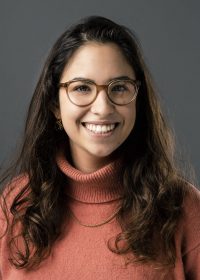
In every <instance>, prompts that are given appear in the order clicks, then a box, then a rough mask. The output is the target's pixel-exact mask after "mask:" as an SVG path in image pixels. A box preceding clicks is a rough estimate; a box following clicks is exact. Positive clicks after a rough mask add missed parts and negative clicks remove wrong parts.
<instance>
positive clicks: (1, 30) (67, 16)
mask: <svg viewBox="0 0 200 280" xmlns="http://www.w3.org/2000/svg"><path fill="white" fill-rule="evenodd" d="M94 14H95V15H102V16H106V17H109V18H111V19H113V20H115V21H117V22H118V23H121V24H124V25H127V26H128V27H130V28H131V29H133V30H135V32H136V34H137V35H138V37H139V38H140V42H141V45H142V48H143V51H144V57H145V59H146V62H147V64H148V66H149V68H150V69H151V72H152V75H153V77H154V80H155V83H156V86H157V89H158V92H159V94H160V96H161V100H162V104H163V106H164V107H165V108H166V109H165V111H166V113H167V115H168V118H169V121H170V123H171V124H172V125H173V127H174V129H175V131H176V134H177V140H178V146H179V149H181V150H182V151H183V152H184V153H185V159H186V160H190V162H191V163H192V164H193V166H194V168H195V170H196V173H197V177H198V178H200V149H199V143H200V131H199V122H200V112H199V106H200V90H199V88H200V86H199V83H200V71H199V68H200V38H199V26H200V2H199V1H194V0H190V1H189V0H168V1H162V0H157V1H156V0H151V1H149V0H146V1H145V0H138V1H137V0H136V1H134V0H130V1H127V0H123V1H117V0H111V1H108V0H101V1H94V0H90V1H89V0H84V1H81V0H80V1H76V0H74V1H67V0H66V1H61V0H57V1H54V0H52V1H50V0H49V1H39V0H34V1H27V0H18V1H14V0H13V1H9V0H4V1H2V0H0V40H1V42H0V54H1V60H0V95H1V96H0V164H1V165H2V164H5V163H6V162H7V161H8V159H9V158H10V156H11V155H12V154H13V153H14V152H15V150H16V144H17V143H18V142H19V140H20V133H21V132H22V130H23V125H24V118H25V115H26V111H27V107H28V103H29V101H30V99H31V96H32V93H33V90H34V87H35V84H36V81H37V79H38V77H39V73H40V71H41V68H42V65H43V63H44V61H45V58H46V56H47V53H48V51H49V49H50V47H51V46H52V44H53V43H54V41H55V40H56V39H57V37H58V36H59V35H60V33H61V32H63V31H64V29H65V27H66V26H69V25H70V24H72V23H73V22H75V21H77V20H78V19H79V18H81V17H83V16H87V15H94Z"/></svg>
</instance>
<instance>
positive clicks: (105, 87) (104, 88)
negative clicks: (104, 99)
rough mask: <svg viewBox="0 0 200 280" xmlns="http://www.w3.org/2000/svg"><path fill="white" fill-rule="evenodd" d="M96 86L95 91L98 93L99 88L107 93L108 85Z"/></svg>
mask: <svg viewBox="0 0 200 280" xmlns="http://www.w3.org/2000/svg"><path fill="white" fill-rule="evenodd" d="M96 88H97V93H99V91H100V90H101V89H103V90H105V91H106V93H108V85H96Z"/></svg>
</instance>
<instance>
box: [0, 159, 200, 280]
mask: <svg viewBox="0 0 200 280" xmlns="http://www.w3.org/2000/svg"><path fill="white" fill-rule="evenodd" d="M58 166H59V167H60V169H61V170H62V171H63V172H64V173H65V174H66V175H67V177H68V180H67V182H68V183H67V184H66V192H67V194H68V196H69V206H70V209H71V211H72V212H73V213H74V216H75V217H76V218H78V220H79V221H81V222H82V223H84V224H98V223H101V222H102V221H104V220H106V219H107V218H108V217H110V216H111V215H112V213H114V212H115V211H116V209H117V206H118V204H119V203H120V199H121V196H122V186H121V184H120V183H119V182H120V181H119V178H118V176H117V174H118V171H119V165H118V167H117V168H116V166H114V164H113V163H111V164H109V165H107V166H105V167H103V168H101V169H100V170H98V171H96V172H94V173H91V174H83V173H81V172H80V171H78V170H76V169H74V168H73V167H72V166H70V165H69V163H68V162H66V160H65V159H64V157H62V155H60V156H59V157H58ZM58 187H59V186H58ZM17 189H18V186H16V190H17ZM74 216H71V218H70V220H69V224H68V226H67V227H66V231H65V232H63V236H62V238H61V239H60V240H58V241H57V242H56V243H55V245H54V246H53V249H52V253H51V255H50V257H49V258H48V259H46V260H45V261H43V262H42V263H41V266H40V267H39V268H38V269H37V270H35V271H29V272H28V271H26V270H17V269H15V268H14V267H12V266H11V265H10V263H9V262H8V258H9V254H8V249H7V244H6V240H7V238H8V236H5V237H3V238H2V239H0V279H1V280H34V279H37V280H40V279H41V280H64V279H67V280H77V279H81V280H94V279H96V280H112V279H113V280H114V279H115V280H116V279H119V280H129V279H130V280H131V279H136V280H144V279H148V280H161V279H166V280H170V279H171V280H172V279H175V280H183V279H188V280H198V279H200V194H199V191H198V190H196V189H195V188H194V187H192V186H191V187H190V191H189V194H188V196H187V198H186V199H185V202H184V213H183V219H182V220H181V221H180V224H179V225H178V230H177V234H176V248H177V261H176V266H175V268H174V269H172V270H169V271H167V272H166V273H165V274H163V272H161V271H159V270H156V269H154V268H153V267H152V266H150V265H136V264H129V265H128V266H127V267H125V259H124V256H123V255H122V256H120V255H117V254H114V253H112V252H111V251H110V250H109V249H108V248H107V245H106V242H107V240H108V239H110V238H111V237H115V236H116V235H117V234H118V233H119V232H121V228H120V226H119V224H118V223H117V221H116V219H115V218H113V219H112V220H111V221H109V222H108V223H106V224H104V225H101V226H98V227H85V226H83V225H81V224H80V223H79V222H78V221H77V219H76V218H75V217H74ZM4 227H5V223H4V222H3V218H2V213H1V215H0V229H2V228H4ZM68 229H69V230H68ZM0 234H1V232H0Z"/></svg>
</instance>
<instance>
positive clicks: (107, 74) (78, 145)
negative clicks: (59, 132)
mask: <svg viewBox="0 0 200 280" xmlns="http://www.w3.org/2000/svg"><path fill="white" fill-rule="evenodd" d="M122 76H127V77H129V78H131V79H135V73H134V71H133V69H132V67H131V66H130V65H129V64H128V63H127V60H126V59H125V57H124V56H123V54H122V53H121V51H120V49H119V47H118V46H117V45H116V44H113V43H106V44H102V43H95V42H89V43H87V44H85V45H83V46H81V47H80V48H79V49H78V50H77V51H76V52H75V53H74V54H73V56H72V57H71V58H70V60H69V62H68V63H67V65H66V66H65V68H64V71H63V73H62V76H61V80H60V82H61V83H64V82H68V81H70V80H73V79H75V78H84V79H89V80H93V81H94V82H95V83H96V84H99V85H104V84H107V83H108V82H109V81H110V80H113V79H115V78H117V77H122ZM59 106H60V110H59V111H57V112H56V113H55V115H56V117H57V118H61V120H62V123H63V127H64V130H65V131H66V133H67V135H68V137H69V143H70V150H71V156H72V160H73V164H74V166H75V167H76V168H78V169H79V170H81V171H84V172H87V173H89V172H93V171H95V170H97V169H98V168H100V167H102V166H103V165H105V164H107V163H108V162H110V161H111V160H112V159H113V155H114V152H115V151H116V150H117V148H118V147H119V146H120V145H121V144H122V143H123V142H124V141H125V140H126V138H127V137H128V136H129V134H130V132H131V131H132V129H133V127H134V123H135V117H136V104H135V100H134V101H133V102H131V103H130V104H128V105H125V106H119V105H115V104H113V103H111V102H110V101H109V99H108V97H107V94H106V92H105V89H100V90H99V92H98V95H97V98H96V99H95V101H94V102H93V103H92V104H90V105H88V106H86V107H78V106H77V105H74V104H72V103H71V102H70V100H69V98H68V96H67V94H66V90H65V88H60V90H59ZM116 124H117V125H116ZM108 130H109V132H108ZM105 131H106V132H105Z"/></svg>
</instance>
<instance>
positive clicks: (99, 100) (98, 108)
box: [91, 89, 115, 116]
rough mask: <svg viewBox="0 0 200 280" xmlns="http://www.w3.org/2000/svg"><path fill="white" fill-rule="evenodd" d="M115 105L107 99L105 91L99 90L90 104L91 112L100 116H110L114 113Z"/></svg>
mask: <svg viewBox="0 0 200 280" xmlns="http://www.w3.org/2000/svg"><path fill="white" fill-rule="evenodd" d="M114 110H115V105H114V104H113V103H112V102H111V101H110V100H109V99H108V96H107V92H106V89H101V90H99V91H98V93H97V97H96V99H95V100H94V102H93V103H92V104H91V112H92V113H93V114H98V115H101V116H106V115H110V114H112V113H113V112H114Z"/></svg>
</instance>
